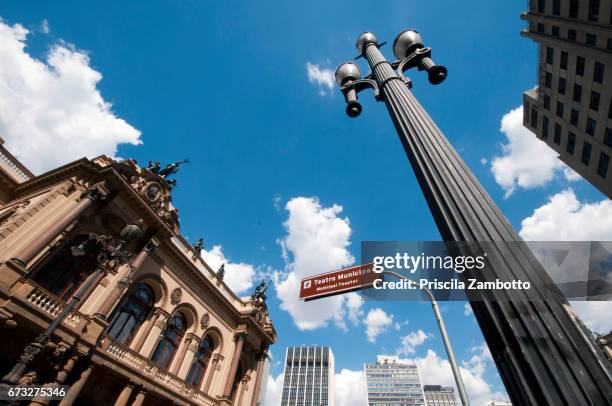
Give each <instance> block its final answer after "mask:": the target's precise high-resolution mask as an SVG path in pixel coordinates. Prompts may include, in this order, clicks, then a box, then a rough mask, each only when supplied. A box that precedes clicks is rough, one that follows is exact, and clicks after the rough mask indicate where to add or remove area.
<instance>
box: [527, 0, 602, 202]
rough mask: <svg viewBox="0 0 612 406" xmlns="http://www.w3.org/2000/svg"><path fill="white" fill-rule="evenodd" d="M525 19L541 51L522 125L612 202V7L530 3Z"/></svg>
mask: <svg viewBox="0 0 612 406" xmlns="http://www.w3.org/2000/svg"><path fill="white" fill-rule="evenodd" d="M522 18H523V19H524V20H526V21H527V22H528V27H527V29H525V30H523V32H522V35H523V36H525V37H527V38H531V39H532V40H534V41H535V42H537V43H538V44H539V45H540V46H539V52H538V59H539V64H538V70H539V72H538V85H537V86H536V87H535V88H534V89H531V90H529V91H527V92H525V93H524V94H523V107H524V108H523V124H524V125H525V127H526V128H528V129H529V130H531V131H532V132H533V133H535V134H536V136H537V137H538V138H539V139H540V140H542V141H544V142H545V143H546V144H548V146H549V147H551V148H552V149H553V150H555V152H557V153H558V154H559V159H561V160H562V161H563V162H565V163H566V164H567V165H568V166H569V167H571V168H572V169H573V170H575V171H576V172H578V173H579V174H580V175H582V177H584V178H585V179H586V180H588V181H589V182H591V184H593V185H594V186H595V187H597V188H598V189H599V190H601V191H602V192H603V193H604V194H606V195H607V196H608V197H610V198H612V169H611V168H612V163H611V162H610V157H612V101H611V98H612V86H609V84H610V81H611V80H612V33H611V32H610V24H612V1H611V0H584V1H578V0H530V1H529V11H528V12H526V13H524V14H523V16H522ZM606 84H607V86H606Z"/></svg>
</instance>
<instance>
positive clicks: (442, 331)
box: [382, 271, 470, 406]
mask: <svg viewBox="0 0 612 406" xmlns="http://www.w3.org/2000/svg"><path fill="white" fill-rule="evenodd" d="M382 274H383V275H392V276H395V277H396V278H399V279H404V280H407V281H411V282H413V283H416V282H414V281H413V280H412V279H410V278H407V277H405V276H404V275H401V274H399V273H397V272H393V271H384V272H383V273H382ZM421 289H422V290H424V291H425V293H427V296H428V297H429V301H430V302H431V307H432V309H433V312H434V316H436V321H437V322H438V328H439V329H440V336H441V337H442V342H443V343H444V349H445V350H446V355H448V362H449V363H450V366H451V370H452V371H453V377H454V378H455V384H456V385H457V390H458V391H459V398H460V399H461V404H462V405H463V406H470V400H469V398H468V396H467V392H466V391H465V385H464V384H463V378H462V377H461V372H459V366H458V365H457V360H456V359H455V353H454V352H453V347H451V343H450V338H449V337H448V332H447V331H446V325H445V324H444V319H443V318H442V313H441V312H440V306H438V301H437V300H436V298H435V297H434V295H433V293H431V290H429V289H428V288H427V287H422V288H421Z"/></svg>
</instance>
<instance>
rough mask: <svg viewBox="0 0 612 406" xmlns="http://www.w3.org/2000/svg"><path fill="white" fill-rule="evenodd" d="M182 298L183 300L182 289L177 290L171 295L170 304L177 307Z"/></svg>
mask: <svg viewBox="0 0 612 406" xmlns="http://www.w3.org/2000/svg"><path fill="white" fill-rule="evenodd" d="M182 298H183V291H182V290H181V288H175V289H174V290H173V291H172V293H171V294H170V303H172V304H173V305H175V306H176V305H177V304H179V303H180V302H181V299H182Z"/></svg>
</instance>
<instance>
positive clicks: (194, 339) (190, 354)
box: [174, 334, 201, 379]
mask: <svg viewBox="0 0 612 406" xmlns="http://www.w3.org/2000/svg"><path fill="white" fill-rule="evenodd" d="M189 340H190V341H189V343H187V341H185V348H186V349H187V351H186V353H185V355H184V356H183V358H182V359H181V360H180V362H179V363H177V364H176V366H175V371H176V372H174V373H175V374H176V375H177V376H178V377H179V378H183V379H184V378H185V377H187V374H188V373H189V369H190V367H191V364H192V363H193V359H194V357H195V355H196V353H197V352H198V347H199V346H200V341H201V340H200V338H199V337H198V336H196V335H195V334H191V335H190V337H189Z"/></svg>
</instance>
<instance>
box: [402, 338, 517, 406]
mask: <svg viewBox="0 0 612 406" xmlns="http://www.w3.org/2000/svg"><path fill="white" fill-rule="evenodd" d="M413 361H415V362H416V363H417V364H418V365H419V369H420V372H421V379H422V381H423V384H424V385H443V386H452V387H454V388H455V394H456V395H457V398H458V397H459V391H458V390H457V387H456V385H455V379H454V378H453V373H452V370H451V367H450V363H449V362H448V361H447V360H446V359H442V358H440V357H439V356H438V354H436V353H435V352H434V351H433V350H431V349H430V350H428V351H427V355H426V356H425V357H422V358H416V359H414V360H413ZM488 361H489V360H488V359H487V358H486V357H483V356H482V354H475V355H474V356H472V358H471V359H470V360H469V361H466V362H464V363H463V366H460V367H459V372H460V373H461V377H462V378H463V383H464V385H465V390H466V392H467V394H468V396H469V398H470V403H471V404H472V405H473V406H486V405H487V403H489V402H490V401H491V400H492V399H507V396H506V394H505V393H502V392H497V391H494V390H493V388H492V387H491V385H490V384H489V383H488V382H487V381H486V380H485V378H484V372H485V370H486V369H487V367H488Z"/></svg>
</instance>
